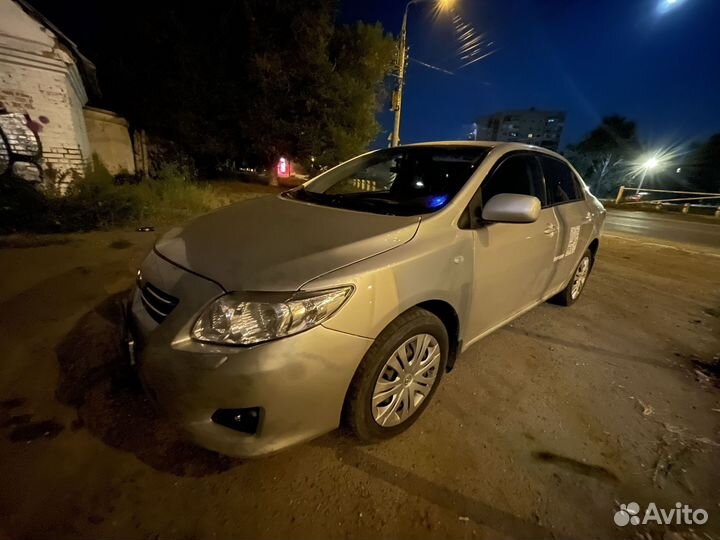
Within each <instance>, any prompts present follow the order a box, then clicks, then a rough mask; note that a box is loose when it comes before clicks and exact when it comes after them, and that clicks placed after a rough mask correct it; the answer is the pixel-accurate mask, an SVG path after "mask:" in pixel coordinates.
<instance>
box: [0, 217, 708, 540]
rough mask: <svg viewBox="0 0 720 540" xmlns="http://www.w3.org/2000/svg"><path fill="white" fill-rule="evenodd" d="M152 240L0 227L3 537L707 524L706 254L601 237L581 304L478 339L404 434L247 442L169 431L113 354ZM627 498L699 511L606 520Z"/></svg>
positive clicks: (373, 535)
mask: <svg viewBox="0 0 720 540" xmlns="http://www.w3.org/2000/svg"><path fill="white" fill-rule="evenodd" d="M153 239H154V235H153V234H152V233H145V234H143V233H136V232H129V231H113V232H103V233H89V234H82V235H69V236H66V237H39V238H5V239H3V240H2V242H0V246H2V248H1V249H0V268H2V281H1V282H0V321H1V322H2V324H0V359H2V361H1V362H0V478H1V479H2V482H1V483H0V540H5V539H25V538H33V539H37V538H52V539H63V538H88V539H94V538H107V539H135V538H142V539H159V538H173V539H178V538H181V539H189V538H203V539H204V538H283V539H284V538H339V537H347V538H363V539H364V538H367V539H377V538H411V537H412V538H418V539H422V538H505V537H507V538H553V537H558V538H561V537H583V538H608V537H619V538H620V537H623V538H628V537H631V538H648V537H649V538H668V534H669V533H668V530H669V529H672V530H673V531H676V533H677V534H676V535H675V536H674V537H682V538H696V537H697V538H708V537H709V538H717V537H720V468H718V462H719V460H720V393H719V392H720V388H718V380H717V378H716V376H717V361H718V356H717V355H718V353H720V339H719V337H718V336H720V258H718V257H713V256H710V255H706V254H699V253H689V252H683V251H680V250H677V249H669V248H663V247H660V246H657V245H651V246H648V245H643V244H641V243H639V242H632V241H629V240H624V239H622V238H607V239H605V240H604V241H603V243H601V248H600V254H599V259H598V262H597V265H596V268H595V270H594V272H593V275H592V276H591V278H590V281H589V283H588V287H587V289H586V291H585V295H584V297H583V298H582V299H581V300H580V301H579V302H578V303H577V304H576V305H575V306H574V307H572V308H561V307H557V306H552V305H543V306H540V307H538V308H537V309H535V310H533V311H531V312H530V313H528V314H526V315H524V316H523V317H521V318H520V319H518V320H516V321H515V322H514V323H513V324H511V325H510V326H508V327H506V328H504V329H501V330H499V331H497V332H496V333H494V334H493V335H491V336H489V337H487V338H486V339H484V340H483V341H482V342H480V343H479V344H477V345H475V346H473V347H472V348H471V349H470V350H469V351H468V352H466V353H465V354H464V355H463V356H462V357H461V358H460V359H459V360H458V363H457V366H456V369H455V370H454V371H453V372H452V373H451V374H450V375H449V376H448V377H446V378H445V379H444V380H443V383H442V386H441V387H440V388H439V390H438V392H437V394H436V396H435V400H434V403H432V404H431V406H430V407H429V408H428V410H427V411H426V413H425V414H424V416H423V417H422V418H421V419H420V421H418V422H417V423H416V424H415V426H414V427H413V428H412V429H411V430H410V431H408V432H406V433H405V434H403V435H402V436H400V437H398V438H396V439H394V440H391V441H388V442H385V443H383V444H381V445H377V446H358V445H356V444H354V443H353V442H352V441H350V440H348V439H347V438H345V437H344V436H343V435H341V434H340V433H332V434H329V435H327V436H324V437H322V438H320V439H317V440H315V441H313V442H310V443H307V444H304V445H301V446H298V447H295V448H292V449H289V450H287V451H285V452H282V453H280V454H277V455H275V456H272V457H269V458H264V459H260V460H255V461H246V462H243V461H240V460H236V459H231V458H227V457H223V456H220V455H217V454H214V453H211V452H208V451H205V450H202V449H200V448H196V447H194V446H192V445H190V444H188V443H186V442H184V441H183V440H182V438H180V437H179V436H178V435H177V434H176V433H175V431H174V430H173V428H172V427H171V426H169V425H168V424H167V423H166V422H164V421H163V419H162V418H160V417H158V416H157V415H156V413H155V412H154V411H153V409H152V408H151V407H150V406H149V404H148V402H147V401H146V400H145V398H144V397H143V395H142V392H141V391H140V390H139V389H138V386H137V382H136V380H135V379H134V377H133V375H132V373H131V372H129V371H128V370H127V369H126V368H125V367H124V366H123V364H122V363H121V362H120V357H121V355H120V346H119V343H118V340H117V335H118V333H117V328H118V325H119V324H120V320H121V312H120V310H119V309H118V299H119V298H120V297H121V296H122V294H123V291H126V290H127V289H128V287H129V286H130V285H131V284H132V279H133V273H134V269H135V268H136V267H137V266H138V264H139V263H140V261H141V260H142V257H143V255H144V253H145V252H146V251H147V250H148V249H149V247H150V245H151V244H152V241H153ZM713 362H715V364H713ZM631 501H634V502H638V503H640V505H641V506H643V507H644V506H645V505H647V504H649V503H650V502H655V503H656V504H657V505H658V506H659V507H662V508H667V509H670V508H672V507H673V506H674V504H675V503H676V502H678V501H679V502H682V503H684V504H688V505H690V506H691V507H693V508H703V509H705V510H706V511H707V512H708V514H709V521H708V523H707V524H705V525H704V526H700V527H695V532H694V533H693V532H692V531H691V530H690V529H689V527H688V526H687V525H674V526H672V527H670V528H667V529H666V528H662V527H659V526H639V527H634V526H628V527H625V528H619V527H617V526H616V525H615V524H614V522H613V514H614V513H615V511H616V510H617V508H618V506H619V505H620V504H621V503H629V502H631ZM645 534H647V535H648V536H645ZM694 534H696V535H697V536H693V535H694ZM671 536H672V535H671Z"/></svg>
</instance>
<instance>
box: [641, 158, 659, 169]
mask: <svg viewBox="0 0 720 540" xmlns="http://www.w3.org/2000/svg"><path fill="white" fill-rule="evenodd" d="M657 166H658V160H657V158H655V157H651V158H650V159H648V160H647V161H646V162H645V163H643V168H644V169H645V170H646V171H652V170H653V169H655V168H656V167H657Z"/></svg>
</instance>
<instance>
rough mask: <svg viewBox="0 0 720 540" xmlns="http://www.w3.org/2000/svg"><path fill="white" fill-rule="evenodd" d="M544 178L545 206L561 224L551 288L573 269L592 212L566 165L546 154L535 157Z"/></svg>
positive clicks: (559, 284) (586, 238)
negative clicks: (547, 206) (551, 210)
mask: <svg viewBox="0 0 720 540" xmlns="http://www.w3.org/2000/svg"><path fill="white" fill-rule="evenodd" d="M538 157H539V160H540V164H541V166H542V170H543V176H544V178H545V186H546V188H547V196H548V205H549V206H550V207H551V208H552V209H553V210H554V212H555V215H556V216H557V220H558V224H559V227H560V230H559V234H558V250H557V252H556V253H555V256H554V258H553V259H554V261H555V267H556V269H555V276H554V277H553V281H552V285H551V286H550V289H551V290H553V291H554V290H557V289H561V288H563V287H564V286H565V285H566V284H567V281H568V280H569V279H570V276H571V275H572V273H573V272H574V271H575V267H576V266H577V265H578V262H579V261H580V258H581V257H582V254H583V251H584V250H585V248H586V246H587V245H588V244H589V243H590V236H591V235H592V230H593V214H592V211H591V208H590V205H588V204H587V202H586V200H585V190H584V189H583V187H582V186H581V185H580V182H579V181H578V179H577V177H576V176H575V173H574V172H573V171H572V169H571V168H570V167H568V165H567V164H566V163H565V162H563V161H561V160H559V159H556V158H554V157H551V156H548V155H540V156H538Z"/></svg>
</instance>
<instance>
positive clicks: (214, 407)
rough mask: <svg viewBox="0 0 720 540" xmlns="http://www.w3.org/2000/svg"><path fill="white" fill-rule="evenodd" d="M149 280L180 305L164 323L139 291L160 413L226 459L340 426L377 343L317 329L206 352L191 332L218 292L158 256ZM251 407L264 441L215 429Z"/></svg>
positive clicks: (135, 306) (147, 375)
mask: <svg viewBox="0 0 720 540" xmlns="http://www.w3.org/2000/svg"><path fill="white" fill-rule="evenodd" d="M143 273H144V274H146V275H147V277H148V278H149V279H151V280H152V281H153V282H155V283H158V282H160V283H158V286H159V287H162V288H164V290H166V291H167V292H169V293H170V294H176V295H177V296H178V297H180V302H179V304H178V306H177V308H176V309H175V310H174V311H173V312H172V313H171V314H170V315H169V316H168V317H167V319H166V320H164V321H163V322H161V323H160V324H158V323H157V322H156V321H154V320H152V318H150V317H149V316H148V312H147V308H146V307H145V306H143V303H142V300H141V293H140V292H139V290H136V291H135V293H134V297H133V302H132V307H131V312H132V313H131V322H132V325H131V327H132V331H133V335H134V338H135V341H136V358H137V364H138V369H139V373H140V377H141V379H142V381H143V384H144V386H145V388H146V390H147V392H148V394H149V395H150V396H151V397H152V398H153V399H154V400H155V401H156V402H157V404H158V405H159V407H160V409H162V410H163V411H164V413H165V414H166V415H167V417H168V418H169V419H170V420H171V421H172V422H173V423H175V424H177V425H179V426H180V427H181V428H182V429H183V430H184V431H185V432H186V433H187V434H188V435H189V436H190V438H191V439H192V440H193V441H195V442H196V443H197V444H199V445H200V446H204V447H206V448H209V449H211V450H215V451H217V452H221V453H223V454H227V455H232V456H237V457H254V456H260V455H264V454H269V453H272V452H275V451H278V450H281V449H283V448H285V447H287V446H290V445H292V444H295V443H299V442H302V441H305V440H308V439H311V438H313V437H316V436H319V435H322V434H323V433H327V432H328V431H331V430H333V429H335V428H337V427H338V426H339V423H340V416H341V413H342V407H343V402H344V400H345V394H346V392H347V389H348V387H349V385H350V382H351V380H352V377H353V375H354V373H355V370H356V369H357V366H358V365H359V363H360V361H361V360H362V358H363V356H364V355H365V352H366V351H367V350H368V348H369V347H370V345H371V344H372V340H370V339H367V338H364V337H359V336H355V335H351V334H347V333H343V332H339V331H336V330H331V329H329V328H325V327H323V326H317V327H315V328H313V329H311V330H308V331H306V332H303V333H301V334H297V335H295V336H291V337H288V338H284V339H280V340H276V341H270V342H266V343H262V344H259V345H256V346H252V347H226V346H216V345H208V344H203V343H198V342H196V341H193V340H192V339H190V337H189V336H190V326H191V325H192V323H193V322H194V317H195V315H196V314H197V312H198V311H199V309H201V308H202V307H203V305H204V304H206V303H207V302H208V301H209V300H211V299H212V298H213V297H214V296H217V292H215V293H213V292H212V289H213V288H214V287H216V286H215V285H214V284H210V283H209V282H207V281H206V280H204V279H203V278H200V277H198V276H194V275H192V274H190V273H188V272H185V271H183V270H181V269H179V268H177V267H174V266H172V265H171V264H170V263H168V262H166V261H164V260H161V259H160V258H159V257H157V255H151V256H150V257H148V261H146V263H145V264H144V266H143ZM158 273H161V274H162V275H159V274H158ZM219 292H221V291H219ZM209 293H210V294H209ZM247 408H258V409H259V411H260V415H259V423H258V425H257V430H256V431H255V433H252V434H249V433H243V432H239V431H237V430H235V429H232V428H229V427H225V426H224V425H221V424H219V423H216V421H214V420H213V415H214V414H215V413H216V412H217V411H218V410H219V409H232V410H235V409H247Z"/></svg>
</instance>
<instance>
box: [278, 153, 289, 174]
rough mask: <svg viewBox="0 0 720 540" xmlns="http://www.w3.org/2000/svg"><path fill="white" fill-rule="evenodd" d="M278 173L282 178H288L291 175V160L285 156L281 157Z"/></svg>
mask: <svg viewBox="0 0 720 540" xmlns="http://www.w3.org/2000/svg"><path fill="white" fill-rule="evenodd" d="M277 175H278V176H279V177H280V178H287V177H288V176H290V162H289V161H288V160H287V159H285V158H284V157H281V158H280V160H279V161H278V164H277Z"/></svg>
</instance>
